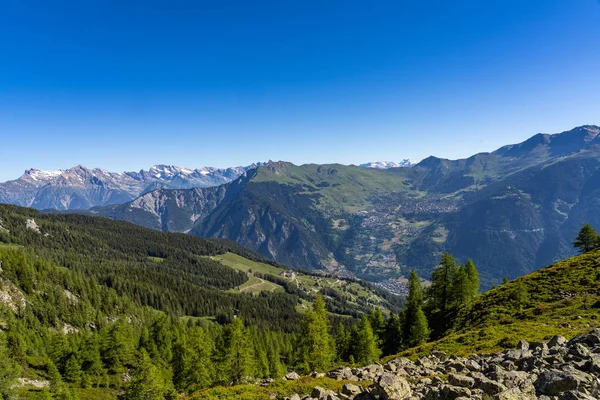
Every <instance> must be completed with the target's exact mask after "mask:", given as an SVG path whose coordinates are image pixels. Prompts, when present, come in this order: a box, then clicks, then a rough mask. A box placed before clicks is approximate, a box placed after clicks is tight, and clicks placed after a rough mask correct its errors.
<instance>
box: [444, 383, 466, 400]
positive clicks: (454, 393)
mask: <svg viewBox="0 0 600 400" xmlns="http://www.w3.org/2000/svg"><path fill="white" fill-rule="evenodd" d="M441 392H442V395H443V396H444V397H443V398H444V399H446V400H457V399H459V398H463V397H466V398H467V399H469V398H471V391H470V390H469V389H468V388H466V387H460V386H452V385H444V387H443V388H442V391H441Z"/></svg>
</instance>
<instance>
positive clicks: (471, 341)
mask: <svg viewBox="0 0 600 400" xmlns="http://www.w3.org/2000/svg"><path fill="white" fill-rule="evenodd" d="M520 285H522V287H524V288H525V291H526V294H527V295H526V299H525V301H523V302H522V304H519V303H518V301H517V300H516V296H515V293H516V291H517V289H518V287H519V286H520ZM567 291H568V292H572V293H575V296H573V297H571V298H567V299H560V298H558V296H557V295H558V294H559V293H561V292H567ZM596 293H600V250H597V251H593V252H589V253H586V254H582V255H580V256H576V257H572V258H568V259H566V260H563V261H560V262H557V263H555V264H553V265H551V266H548V267H546V268H542V269H540V270H538V271H536V272H533V273H531V274H529V275H526V276H524V277H522V278H519V279H516V280H514V281H511V282H508V283H506V284H504V285H502V286H500V287H498V288H496V289H492V290H490V291H488V292H486V293H484V294H482V295H481V296H479V297H478V298H477V299H475V301H474V302H473V304H472V305H471V306H470V307H467V308H465V309H463V310H461V312H460V313H459V317H458V320H457V323H456V325H455V326H456V327H457V328H455V329H454V330H453V331H451V332H450V333H449V334H448V335H447V336H445V337H443V338H442V339H440V340H438V341H436V342H432V343H426V344H424V345H422V346H419V347H416V348H412V349H409V350H406V351H404V352H403V353H401V355H403V356H412V357H417V356H420V355H424V354H426V353H428V352H430V351H431V350H442V351H445V352H447V353H449V354H455V355H468V354H473V353H488V352H496V351H499V350H502V349H504V348H507V347H514V346H515V345H516V344H517V342H518V340H520V339H525V340H528V341H538V340H548V339H550V338H551V337H552V336H554V335H562V336H565V337H567V338H571V337H573V336H575V335H577V334H579V333H583V332H586V331H589V330H591V329H593V328H596V327H599V326H600V295H598V294H596Z"/></svg>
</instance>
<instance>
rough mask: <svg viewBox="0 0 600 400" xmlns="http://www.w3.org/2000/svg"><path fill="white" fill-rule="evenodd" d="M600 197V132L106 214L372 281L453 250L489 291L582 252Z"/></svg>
mask: <svg viewBox="0 0 600 400" xmlns="http://www.w3.org/2000/svg"><path fill="white" fill-rule="evenodd" d="M598 190H600V128H598V127H594V126H584V127H579V128H576V129H574V130H572V131H569V132H564V133H561V134H557V135H536V136H534V137H533V138H531V139H529V140H527V141H525V142H524V143H521V144H519V145H511V146H506V147H503V148H501V149H498V150H497V151H495V152H493V153H481V154H477V155H474V156H472V157H470V158H467V159H463V160H454V161H452V160H444V159H439V158H435V157H429V158H427V159H425V160H423V161H421V162H420V163H419V164H418V165H416V166H414V167H412V168H391V169H375V168H360V167H353V166H342V165H337V164H332V165H314V164H307V165H302V166H296V165H293V164H291V163H286V162H277V163H275V162H270V163H269V164H268V165H265V166H260V167H258V168H257V169H256V170H251V171H249V172H248V173H247V174H246V175H244V176H242V177H240V178H239V179H238V180H236V181H234V182H232V183H230V184H227V185H224V186H223V187H220V188H218V189H215V188H211V189H194V190H193V191H185V190H182V191H170V190H158V191H154V192H151V193H148V194H146V195H144V196H142V197H140V198H139V199H136V200H135V201H134V202H130V203H128V204H125V205H120V206H114V207H111V208H105V209H96V210H94V213H96V214H98V215H104V216H109V217H111V218H118V219H125V220H128V221H131V222H134V223H137V224H141V225H144V226H147V227H151V228H153V229H161V230H169V231H179V232H189V233H191V234H194V235H197V236H202V237H220V238H228V239H231V240H234V241H236V242H238V243H240V244H243V245H244V246H247V247H249V248H252V249H255V250H257V251H259V252H261V253H262V254H264V255H266V256H268V257H270V258H272V259H275V260H278V261H281V262H285V263H286V264H288V265H291V266H294V267H297V268H317V269H327V270H329V271H330V272H335V273H339V274H349V275H352V276H358V277H361V278H366V279H372V280H381V279H386V278H395V277H398V276H402V275H406V274H407V272H408V271H409V270H410V269H411V268H415V269H417V270H418V271H419V273H420V274H421V275H422V276H428V274H429V273H430V272H431V270H432V269H433V267H434V266H435V265H436V263H437V261H438V259H439V255H440V254H441V252H443V251H449V252H451V253H453V254H454V255H455V256H457V258H458V259H459V261H461V262H464V261H466V260H467V259H468V258H472V259H473V260H474V262H475V263H476V264H477V266H478V268H479V270H480V272H481V275H482V278H483V283H484V285H485V286H487V287H489V286H491V285H492V284H493V283H497V282H499V280H500V279H501V277H502V276H504V275H506V276H508V277H511V278H512V277H516V276H519V275H522V274H525V273H527V272H530V271H532V270H533V269H535V268H539V267H541V266H543V265H546V264H548V263H550V262H552V261H554V260H558V259H561V258H564V257H567V256H570V255H572V254H573V250H572V248H571V247H570V240H571V238H572V237H573V236H574V235H575V233H576V231H577V229H579V227H580V226H581V225H582V224H583V223H584V222H586V221H589V222H592V223H596V224H600V221H599V217H598V216H599V215H600V213H598V212H597V211H598V206H599V203H598V201H597V200H596V199H597V198H598V193H599V192H598Z"/></svg>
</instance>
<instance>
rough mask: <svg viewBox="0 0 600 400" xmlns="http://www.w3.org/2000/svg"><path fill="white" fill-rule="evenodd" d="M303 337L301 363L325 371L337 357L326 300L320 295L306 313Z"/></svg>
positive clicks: (312, 369) (313, 369) (311, 369)
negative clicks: (310, 309) (311, 308)
mask: <svg viewBox="0 0 600 400" xmlns="http://www.w3.org/2000/svg"><path fill="white" fill-rule="evenodd" d="M301 339H302V343H301V346H300V360H301V363H303V364H305V366H306V367H307V368H308V369H309V370H310V371H325V370H326V369H327V368H329V367H330V366H331V364H332V362H333V360H334V359H335V344H334V342H333V340H332V339H331V336H330V334H329V320H328V318H327V310H326V308H325V301H323V298H322V297H321V296H320V295H319V296H317V297H316V299H315V303H314V306H313V310H312V311H307V312H306V314H305V315H304V326H303V332H302V338H301ZM310 371H306V372H310Z"/></svg>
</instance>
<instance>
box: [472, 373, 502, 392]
mask: <svg viewBox="0 0 600 400" xmlns="http://www.w3.org/2000/svg"><path fill="white" fill-rule="evenodd" d="M475 388H477V389H481V390H482V391H483V392H484V393H485V394H488V395H492V396H493V395H496V394H498V393H501V392H504V391H506V390H508V388H507V387H506V386H504V385H503V384H501V383H500V382H496V381H493V380H491V379H489V378H485V377H479V378H475Z"/></svg>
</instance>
